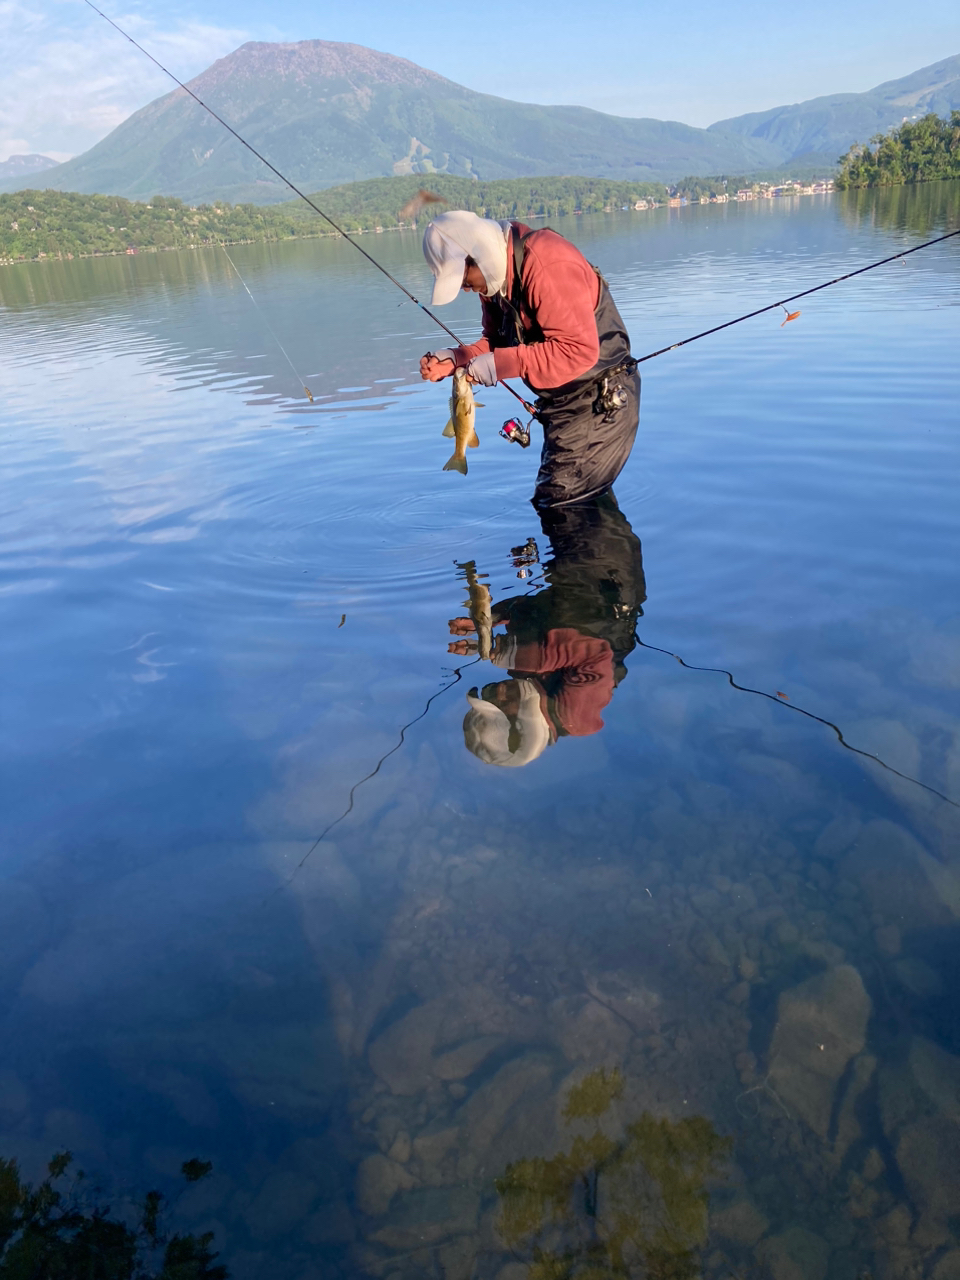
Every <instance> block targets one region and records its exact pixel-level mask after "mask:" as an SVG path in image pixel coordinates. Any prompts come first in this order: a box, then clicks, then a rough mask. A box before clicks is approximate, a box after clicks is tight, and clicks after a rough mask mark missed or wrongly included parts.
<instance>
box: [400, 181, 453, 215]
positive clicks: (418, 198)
mask: <svg viewBox="0 0 960 1280" xmlns="http://www.w3.org/2000/svg"><path fill="white" fill-rule="evenodd" d="M446 203H447V202H446V200H444V198H443V196H438V195H435V194H434V192H432V191H425V190H424V189H423V187H421V188H420V190H419V191H418V192H417V194H416V195H415V196H414V197H413V199H412V200H408V201H407V203H406V204H405V205H404V206H403V208H402V209H401V210H400V212H399V214H398V215H397V216H398V217H399V219H400V221H401V222H415V221H416V220H417V218H419V216H420V214H421V212H422V210H423V209H425V208H426V207H427V205H428V204H446Z"/></svg>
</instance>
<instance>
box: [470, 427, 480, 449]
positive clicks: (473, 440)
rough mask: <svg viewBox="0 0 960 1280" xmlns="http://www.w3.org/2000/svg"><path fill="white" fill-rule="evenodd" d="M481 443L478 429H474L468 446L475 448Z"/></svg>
mask: <svg viewBox="0 0 960 1280" xmlns="http://www.w3.org/2000/svg"><path fill="white" fill-rule="evenodd" d="M479 443H480V437H479V436H478V435H477V433H476V431H474V433H473V435H472V436H471V437H470V439H469V440H468V441H467V448H468V449H475V448H476V447H477V445H478V444H479Z"/></svg>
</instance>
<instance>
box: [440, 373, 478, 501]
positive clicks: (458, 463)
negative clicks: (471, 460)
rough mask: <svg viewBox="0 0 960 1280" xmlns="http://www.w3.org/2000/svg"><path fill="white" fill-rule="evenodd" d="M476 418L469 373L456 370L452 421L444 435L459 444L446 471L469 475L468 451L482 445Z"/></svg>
mask: <svg viewBox="0 0 960 1280" xmlns="http://www.w3.org/2000/svg"><path fill="white" fill-rule="evenodd" d="M476 416H477V414H476V402H475V401H474V398H473V388H472V387H471V386H470V383H469V382H468V381H467V371H466V369H455V370H454V373H453V389H452V390H451V392H450V421H449V422H448V423H447V425H446V426H445V427H444V428H443V434H444V435H445V436H453V438H454V440H456V442H457V443H456V448H455V449H454V451H453V453H452V454H451V455H450V457H449V458H448V459H447V461H446V463H445V465H444V468H443V469H444V471H459V472H460V474H461V475H464V476H465V475H466V474H467V449H468V448H469V449H475V448H476V447H477V445H478V444H479V443H480V441H479V440H478V439H477V431H476V427H475V425H474V423H475V421H476Z"/></svg>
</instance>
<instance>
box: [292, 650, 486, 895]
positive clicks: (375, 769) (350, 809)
mask: <svg viewBox="0 0 960 1280" xmlns="http://www.w3.org/2000/svg"><path fill="white" fill-rule="evenodd" d="M479 661H480V658H479V657H477V658H474V660H473V662H465V663H464V664H463V665H462V666H459V667H454V669H453V679H452V680H451V681H450V682H449V684H445V685H443V686H442V687H441V688H439V689H438V690H437V691H436V693H432V694H431V695H430V697H429V698H428V699H427V702H426V706H425V707H424V708H423V710H422V711H421V712H420V714H419V715H418V716H414V718H413V719H412V720H408V721H407V723H406V724H405V725H404V726H403V728H402V729H401V730H400V737H399V739H398V740H397V742H396V743H395V744H394V746H392V747H391V748H390V750H389V751H387V752H386V753H385V754H384V755H382V756H381V757H380V759H379V760H378V761H377V763H376V765H374V767H373V768H372V769H371V770H370V772H369V773H368V774H365V775H364V777H362V778H361V779H360V780H359V781H358V782H355V783H354V784H353V786H352V787H351V788H350V794H349V800H348V804H347V807H346V808H345V809H344V811H343V813H341V814H340V816H339V818H334V819H333V821H332V822H328V823H327V825H326V826H325V827H324V829H323V830H322V831H321V832H320V834H319V835H318V836H317V838H316V840H314V842H313V844H312V845H311V846H310V848H309V849H308V850H307V852H306V853H305V854H304V855H303V857H302V858H301V859H300V861H299V862H298V863H297V865H296V867H294V869H293V874H292V875H290V876H289V877H288V878H287V879H286V880H285V881H284V882H283V884H282V885H278V886H277V889H276V890H275V892H274V894H273V895H271V896H275V894H277V893H279V892H280V890H281V889H285V888H287V887H288V886H289V885H291V884H292V883H293V881H294V879H295V878H296V875H297V872H298V871H300V870H301V868H302V867H303V865H304V863H305V862H306V861H307V859H308V858H309V857H310V855H311V854H312V853H314V852H315V850H316V848H317V846H318V845H319V844H320V843H321V842H322V841H323V840H325V839H326V838H327V836H328V835H329V834H330V832H331V831H332V830H333V828H334V827H336V826H339V825H340V823H341V822H343V820H344V818H346V817H348V816H349V815H350V814H351V813H352V812H353V805H354V797H355V796H356V793H357V791H358V790H359V788H360V787H362V786H363V784H364V783H365V782H369V781H370V779H371V778H375V777H376V776H377V774H378V773H379V772H380V770H381V769H382V767H383V766H384V764H385V763H386V762H387V761H388V760H389V759H390V757H391V756H392V755H393V754H394V752H396V751H399V750H400V748H401V747H402V746H403V744H404V742H405V741H406V734H407V730H408V729H411V728H412V727H413V726H414V725H415V724H416V723H417V722H418V721H419V720H422V719H423V717H424V716H425V715H426V714H427V712H428V711H429V710H430V707H431V705H432V703H434V702H435V701H436V699H437V698H439V697H440V696H441V695H442V694H444V693H446V692H447V690H448V689H452V688H453V686H454V685H455V684H459V682H460V680H461V679H462V676H461V672H462V671H463V670H464V667H472V666H475V665H476V663H478V662H479Z"/></svg>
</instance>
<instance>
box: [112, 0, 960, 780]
mask: <svg viewBox="0 0 960 1280" xmlns="http://www.w3.org/2000/svg"><path fill="white" fill-rule="evenodd" d="M89 2H90V0H87V3H88V4H89ZM952 236H960V228H958V229H957V230H956V231H948V232H947V234H946V235H945V236H937V238H936V239H935V240H926V241H924V243H923V244H915V245H914V246H913V248H912V249H901V251H900V252H899V253H893V254H891V255H890V257H889V258H881V259H880V261H879V262H871V263H870V265H869V266H866V267H858V268H857V270H856V271H848V272H847V274H846V275H844V276H837V278H836V279H835V280H827V281H826V283H825V284H817V285H814V287H813V288H812V289H804V290H803V291H802V293H794V294H791V295H790V297H789V298H781V299H780V301H779V302H771V303H770V305H769V306H768V307H759V308H758V309H757V310H756V311H748V312H747V314H746V315H744V316H737V318H736V320H727V321H725V322H724V323H723V324H716V325H714V326H713V328H712V329H704V331H703V333H695V334H694V335H693V337H692V338H684V339H683V341H682V342H674V343H671V345H670V346H669V347H661V348H660V350H659V351H651V352H650V354H649V355H646V356H641V357H640V358H639V360H637V364H643V362H644V361H645V360H652V359H653V358H654V357H655V356H662V355H664V354H665V353H666V352H667V351H676V350H677V348H678V347H685V346H686V345H687V343H688V342H696V341H697V339H698V338H707V337H709V336H710V334H711V333H719V332H720V330H721V329H729V328H730V326H731V325H734V324H740V323H741V321H743V320H752V319H753V317H754V316H762V315H763V314H764V312H766V311H776V309H777V307H785V306H786V305H787V303H788V302H796V301H797V299H798V298H808V297H809V296H810V294H811V293H819V292H820V290H821V289H829V288H830V286H831V285H834V284H840V282H841V281H843V280H852V279H853V277H854V276H862V275H863V273H864V272H865V271H873V270H875V269H876V268H877V267H884V266H886V265H887V263H888V262H896V261H897V259H898V258H905V257H906V256H907V254H908V253H919V252H920V250H921V249H929V248H930V246H931V245H932V244H942V243H943V242H944V240H949V239H950V238H951V237H952ZM921 785H922V784H921ZM937 794H938V795H939V792H938V793H937Z"/></svg>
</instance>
